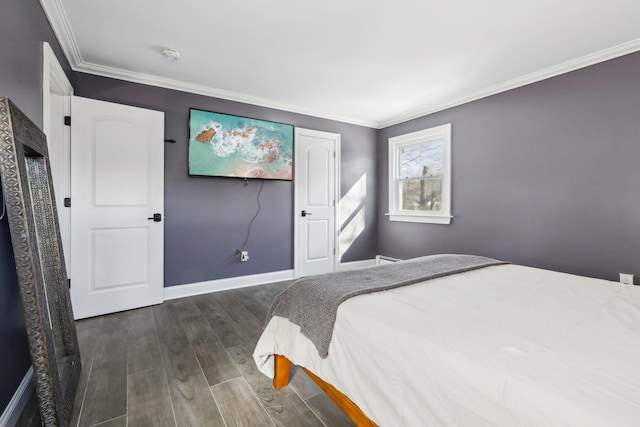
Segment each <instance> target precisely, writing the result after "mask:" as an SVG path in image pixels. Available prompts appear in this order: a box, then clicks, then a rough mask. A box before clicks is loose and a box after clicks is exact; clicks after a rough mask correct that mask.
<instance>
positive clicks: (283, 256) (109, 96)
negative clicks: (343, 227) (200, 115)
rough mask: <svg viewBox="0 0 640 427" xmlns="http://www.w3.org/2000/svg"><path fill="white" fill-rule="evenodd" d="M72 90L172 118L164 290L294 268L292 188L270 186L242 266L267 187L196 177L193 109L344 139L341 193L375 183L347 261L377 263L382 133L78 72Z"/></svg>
mask: <svg viewBox="0 0 640 427" xmlns="http://www.w3.org/2000/svg"><path fill="white" fill-rule="evenodd" d="M72 84H73V87H74V90H75V93H76V95H78V96H82V97H87V98H93V99H99V100H104V101H109V102H116V103H121V104H127V105H133V106H138V107H143V108H149V109H153V110H159V111H163V112H164V113H165V137H166V138H168V139H175V140H176V141H177V142H176V143H175V144H169V143H167V144H165V179H164V184H165V215H166V219H165V224H164V226H165V286H174V285H180V284H184V283H194V282H201V281H208V280H214V279H221V278H228V277H235V276H243V275H247V274H257V273H266V272H274V271H282V270H289V269H292V268H293V182H291V181H265V182H264V188H263V190H262V194H261V196H260V205H261V210H260V214H259V215H258V217H257V218H256V220H255V222H254V223H253V226H252V228H251V236H250V239H249V242H248V244H247V245H246V246H245V249H247V250H248V251H249V257H250V260H249V262H239V261H238V260H237V259H236V258H235V251H236V249H238V248H239V247H240V246H241V245H242V242H243V241H244V240H245V237H246V234H247V227H248V225H249V222H250V221H251V218H252V217H253V216H254V215H255V213H256V210H257V208H258V205H257V201H256V196H257V193H258V190H259V187H260V184H261V181H258V180H250V181H249V185H248V186H245V183H244V181H242V180H239V179H233V178H219V177H199V176H189V174H188V140H189V129H188V125H189V108H191V107H193V108H198V109H201V110H208V111H215V112H220V113H225V114H234V115H239V116H245V117H252V118H257V119H262V120H271V121H276V122H282V123H290V124H293V125H294V126H296V127H302V128H308V129H315V130H320V131H326V132H335V133H339V134H341V144H342V151H341V156H342V159H341V160H342V168H341V193H342V194H343V195H344V194H346V192H347V191H348V190H349V189H350V188H351V187H352V186H353V185H354V184H355V183H356V182H357V181H358V179H360V177H361V176H362V175H363V174H364V175H366V176H367V178H368V179H367V200H366V202H365V206H364V208H365V218H366V225H365V230H364V232H363V233H362V234H360V235H359V237H358V238H357V239H356V240H355V242H354V243H353V244H352V245H351V246H350V248H349V250H348V251H347V252H346V253H345V255H344V256H343V258H342V261H343V262H348V261H355V260H362V259H371V258H373V257H374V256H375V254H376V249H377V244H378V235H377V217H376V216H377V196H376V188H375V185H376V182H375V175H376V130H375V129H371V128H366V127H362V126H355V125H349V124H345V123H340V122H335V121H331V120H324V119H320V118H317V117H310V116H305V115H301V114H295V113H288V112H284V111H279V110H273V109H268V108H263V107H258V106H255V105H249V104H243V103H238V102H232V101H226V100H222V99H216V98H211V97H206V96H201V95H194V94H191V93H185V92H179V91H175V90H170V89H162V88H157V87H153V86H147V85H141V84H136V83H130V82H124V81H121V80H114V79H110V78H106V77H98V76H94V75H90V74H84V73H75V74H74V77H73V81H72ZM294 167H295V166H294Z"/></svg>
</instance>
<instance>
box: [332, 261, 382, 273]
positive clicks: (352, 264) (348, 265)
mask: <svg viewBox="0 0 640 427" xmlns="http://www.w3.org/2000/svg"><path fill="white" fill-rule="evenodd" d="M374 265H376V260H375V259H363V260H361V261H349V262H341V263H340V267H339V268H338V270H339V271H347V270H355V269H358V268H363V267H373V266H374Z"/></svg>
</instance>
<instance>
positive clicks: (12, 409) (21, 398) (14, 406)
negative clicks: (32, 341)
mask: <svg viewBox="0 0 640 427" xmlns="http://www.w3.org/2000/svg"><path fill="white" fill-rule="evenodd" d="M32 379H33V366H29V370H28V371H27V373H26V374H25V376H24V378H23V379H22V382H21V383H20V385H19V386H18V389H17V390H16V392H15V393H14V394H13V397H12V398H11V400H10V401H9V404H8V405H7V407H6V409H5V410H4V412H3V413H2V416H0V427H13V426H15V425H16V423H17V422H18V418H20V415H21V414H22V410H23V409H24V407H25V406H26V404H27V402H28V401H29V398H30V397H31V392H32V391H33V390H34V388H35V385H34V384H33V381H32Z"/></svg>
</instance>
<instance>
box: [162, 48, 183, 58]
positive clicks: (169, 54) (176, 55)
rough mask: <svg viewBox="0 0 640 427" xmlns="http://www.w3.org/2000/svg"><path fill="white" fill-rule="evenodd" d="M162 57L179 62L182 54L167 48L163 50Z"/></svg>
mask: <svg viewBox="0 0 640 427" xmlns="http://www.w3.org/2000/svg"><path fill="white" fill-rule="evenodd" d="M162 56H164V57H165V58H167V59H173V60H174V61H177V60H178V59H180V52H179V51H177V50H175V49H170V48H166V49H162Z"/></svg>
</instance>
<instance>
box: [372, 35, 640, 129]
mask: <svg viewBox="0 0 640 427" xmlns="http://www.w3.org/2000/svg"><path fill="white" fill-rule="evenodd" d="M639 50H640V39H636V40H631V41H629V42H626V43H622V44H619V45H617V46H613V47H610V48H608V49H604V50H601V51H599V52H595V53H592V54H589V55H585V56H581V57H580V58H576V59H572V60H570V61H566V62H563V63H561V64H558V65H554V66H552V67H548V68H545V69H542V70H540V71H536V72H534V73H530V74H525V75H524V76H520V77H516V78H515V79H511V80H507V81H505V82H502V83H498V84H496V85H493V86H489V87H487V88H484V89H481V90H478V91H475V92H472V93H470V94H467V95H465V96H461V97H459V98H457V99H454V100H452V101H449V102H444V103H442V104H440V105H437V106H435V107H432V106H430V107H427V108H424V107H423V108H418V109H415V110H411V111H407V112H405V113H403V114H400V115H397V116H394V117H391V118H389V119H387V120H382V121H380V122H378V124H377V128H378V129H383V128H386V127H389V126H393V125H397V124H400V123H404V122H406V121H409V120H413V119H417V118H419V117H423V116H427V115H429V114H433V113H437V112H439V111H443V110H446V109H449V108H452V107H457V106H459V105H462V104H466V103H468V102H471V101H476V100H478V99H482V98H486V97H488V96H491V95H496V94H498V93H501V92H506V91H508V90H511V89H516V88H518V87H522V86H526V85H528V84H531V83H535V82H539V81H542V80H546V79H548V78H551V77H555V76H559V75H561V74H566V73H569V72H571V71H575V70H578V69H580V68H585V67H588V66H590V65H595V64H598V63H600V62H604V61H608V60H610V59H614V58H618V57H620V56H624V55H628V54H630V53H634V52H637V51H639Z"/></svg>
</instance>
